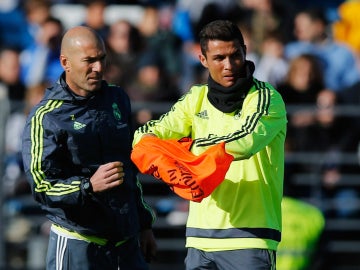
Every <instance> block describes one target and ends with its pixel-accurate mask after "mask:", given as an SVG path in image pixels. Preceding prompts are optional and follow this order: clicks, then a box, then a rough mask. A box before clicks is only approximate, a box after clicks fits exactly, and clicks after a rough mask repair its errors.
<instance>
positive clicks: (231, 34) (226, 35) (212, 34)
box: [199, 20, 245, 55]
mask: <svg viewBox="0 0 360 270" xmlns="http://www.w3.org/2000/svg"><path fill="white" fill-rule="evenodd" d="M199 39H200V48H201V53H202V54H203V55H205V54H206V51H207V49H208V41H209V40H222V41H232V40H238V41H239V42H240V44H241V45H242V46H243V47H244V48H245V44H244V37H243V35H242V33H241V31H240V29H239V27H238V26H237V25H236V24H235V23H233V22H231V21H228V20H215V21H212V22H210V23H208V24H207V25H205V26H204V28H203V29H202V30H201V31H200V33H199Z"/></svg>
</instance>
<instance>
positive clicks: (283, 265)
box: [276, 195, 325, 270]
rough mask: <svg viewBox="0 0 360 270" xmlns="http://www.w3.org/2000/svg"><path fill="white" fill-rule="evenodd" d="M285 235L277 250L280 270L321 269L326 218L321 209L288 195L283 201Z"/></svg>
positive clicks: (277, 267) (283, 232)
mask: <svg viewBox="0 0 360 270" xmlns="http://www.w3.org/2000/svg"><path fill="white" fill-rule="evenodd" d="M281 209H282V234H281V242H280V244H279V247H278V250H277V257H276V269H277V270H305V269H319V268H318V267H319V265H320V264H321V261H322V256H321V255H322V254H321V253H322V251H323V243H322V237H323V234H324V229H325V217H324V215H323V213H322V212H321V210H320V209H319V208H318V207H316V206H314V205H312V204H310V203H307V202H305V201H302V200H300V199H298V198H294V197H290V196H288V195H284V198H283V199H282V202H281Z"/></svg>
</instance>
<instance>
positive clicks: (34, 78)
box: [21, 17, 64, 87]
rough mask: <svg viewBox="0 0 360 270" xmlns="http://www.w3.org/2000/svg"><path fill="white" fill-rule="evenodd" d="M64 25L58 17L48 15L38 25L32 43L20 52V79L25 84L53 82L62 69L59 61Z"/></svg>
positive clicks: (28, 85)
mask: <svg viewBox="0 0 360 270" xmlns="http://www.w3.org/2000/svg"><path fill="white" fill-rule="evenodd" d="M63 31H64V27H63V25H62V22H61V21H60V20H59V19H56V18H54V17H48V18H47V19H46V20H45V21H44V22H43V23H42V24H41V26H40V29H39V31H38V33H37V36H36V40H35V42H34V44H32V45H31V46H30V47H28V48H26V49H25V50H24V51H23V52H22V54H21V79H22V82H23V83H24V84H25V85H26V86H27V87H30V86H33V85H37V84H39V83H42V82H47V83H49V84H51V83H54V82H55V81H56V80H57V78H58V77H59V75H60V74H61V73H62V71H63V69H62V67H61V65H60V63H59V57H60V41H61V37H62V35H63Z"/></svg>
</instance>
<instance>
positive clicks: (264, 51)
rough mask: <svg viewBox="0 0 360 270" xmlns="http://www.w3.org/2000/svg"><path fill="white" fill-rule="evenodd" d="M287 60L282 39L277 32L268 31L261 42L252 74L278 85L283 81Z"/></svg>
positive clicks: (286, 69)
mask: <svg viewBox="0 0 360 270" xmlns="http://www.w3.org/2000/svg"><path fill="white" fill-rule="evenodd" d="M287 71H288V62H287V60H286V59H285V57H284V41H283V39H282V37H281V35H280V33H277V32H271V33H268V34H267V35H266V36H265V37H264V40H263V42H262V44H261V49H260V58H259V59H258V61H257V67H256V69H255V72H254V76H255V77H256V78H258V79H259V80H260V81H268V82H269V83H271V84H272V85H274V86H276V87H277V86H278V85H279V84H280V83H281V82H283V81H284V78H285V76H286V73H287Z"/></svg>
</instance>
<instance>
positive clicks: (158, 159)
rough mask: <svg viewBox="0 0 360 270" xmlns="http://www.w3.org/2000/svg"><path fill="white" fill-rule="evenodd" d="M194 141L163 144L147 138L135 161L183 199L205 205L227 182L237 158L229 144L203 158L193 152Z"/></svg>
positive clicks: (138, 147)
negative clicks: (229, 170) (231, 152)
mask: <svg viewBox="0 0 360 270" xmlns="http://www.w3.org/2000/svg"><path fill="white" fill-rule="evenodd" d="M191 144H192V140H191V139H190V138H183V139H181V140H175V139H167V140H163V139H160V138H158V137H154V136H145V137H143V138H142V139H141V140H140V141H139V143H137V144H136V145H135V146H134V148H133V151H132V153H131V159H132V161H133V162H134V163H135V165H136V166H137V167H138V169H139V171H140V172H141V173H144V174H150V175H152V176H154V177H155V178H157V179H160V180H162V181H164V182H165V183H166V184H168V185H169V186H170V188H171V189H172V191H173V192H175V193H176V194H177V195H179V196H180V197H182V198H184V199H186V200H191V201H194V202H201V201H202V199H204V198H206V197H207V196H209V195H210V194H211V193H212V192H213V190H214V189H215V188H216V187H217V186H218V185H219V184H220V183H221V182H222V181H223V180H224V178H225V174H226V172H227V170H228V169H229V166H230V164H231V162H232V161H233V159H234V157H233V156H232V155H230V154H228V153H226V152H225V143H224V142H222V143H219V144H216V145H214V146H211V147H210V148H208V149H207V150H206V151H205V152H203V153H202V154H201V155H199V156H196V155H194V154H193V153H191V152H190V148H191Z"/></svg>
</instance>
